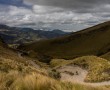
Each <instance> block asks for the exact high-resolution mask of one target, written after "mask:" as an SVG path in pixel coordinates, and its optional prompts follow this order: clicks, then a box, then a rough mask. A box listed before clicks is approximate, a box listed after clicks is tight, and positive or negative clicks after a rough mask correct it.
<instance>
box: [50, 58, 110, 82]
mask: <svg viewBox="0 0 110 90" xmlns="http://www.w3.org/2000/svg"><path fill="white" fill-rule="evenodd" d="M68 64H75V65H77V66H79V67H81V68H83V69H86V70H87V71H88V74H87V77H86V79H85V81H87V82H101V81H107V80H110V73H109V70H110V62H109V61H108V60H106V59H103V58H99V57H96V56H83V57H79V58H76V59H73V60H63V59H53V60H52V61H51V62H50V65H51V66H52V67H59V66H64V65H68Z"/></svg>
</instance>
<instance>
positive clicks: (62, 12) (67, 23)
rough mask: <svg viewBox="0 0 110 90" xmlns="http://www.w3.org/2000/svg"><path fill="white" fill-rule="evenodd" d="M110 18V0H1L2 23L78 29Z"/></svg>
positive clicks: (35, 27)
mask: <svg viewBox="0 0 110 90" xmlns="http://www.w3.org/2000/svg"><path fill="white" fill-rule="evenodd" d="M109 20H110V0H0V24H6V25H9V26H19V27H31V28H34V29H38V28H50V29H61V30H65V31H78V30H81V29H84V28H87V27H90V26H93V25H96V24H98V23H102V22H105V21H109Z"/></svg>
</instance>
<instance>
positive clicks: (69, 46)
mask: <svg viewBox="0 0 110 90" xmlns="http://www.w3.org/2000/svg"><path fill="white" fill-rule="evenodd" d="M19 49H22V50H26V51H31V52H34V54H35V55H34V56H35V57H37V55H38V54H42V55H45V56H48V57H50V58H64V59H73V58H76V57H80V56H85V55H96V56H101V55H103V54H105V53H107V52H109V50H110V21H108V22H104V23H101V24H98V25H96V26H93V27H90V28H87V29H84V30H81V31H78V32H74V33H72V34H69V35H65V36H63V37H60V38H55V39H50V40H41V41H38V42H34V43H31V44H25V45H21V46H20V47H19ZM30 54H31V53H30Z"/></svg>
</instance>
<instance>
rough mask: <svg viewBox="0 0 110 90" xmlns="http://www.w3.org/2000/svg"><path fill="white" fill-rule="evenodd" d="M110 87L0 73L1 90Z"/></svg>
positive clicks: (39, 75)
mask: <svg viewBox="0 0 110 90" xmlns="http://www.w3.org/2000/svg"><path fill="white" fill-rule="evenodd" d="M109 89H110V88H109V87H106V86H102V87H92V86H84V85H80V84H72V83H69V82H60V81H57V80H54V79H52V78H50V77H48V76H44V75H41V74H38V73H31V74H26V75H23V74H21V73H19V72H17V71H10V72H9V73H8V74H6V73H0V90H109Z"/></svg>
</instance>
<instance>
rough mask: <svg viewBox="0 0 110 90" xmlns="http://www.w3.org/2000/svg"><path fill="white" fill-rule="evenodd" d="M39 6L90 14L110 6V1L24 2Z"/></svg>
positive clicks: (40, 0) (64, 0)
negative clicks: (99, 8) (107, 5)
mask: <svg viewBox="0 0 110 90" xmlns="http://www.w3.org/2000/svg"><path fill="white" fill-rule="evenodd" d="M24 1H26V2H30V3H33V4H37V5H46V6H55V7H61V8H66V9H71V10H74V11H76V12H81V13H85V12H90V11H94V8H97V7H99V6H102V7H103V5H106V4H110V0H24Z"/></svg>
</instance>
